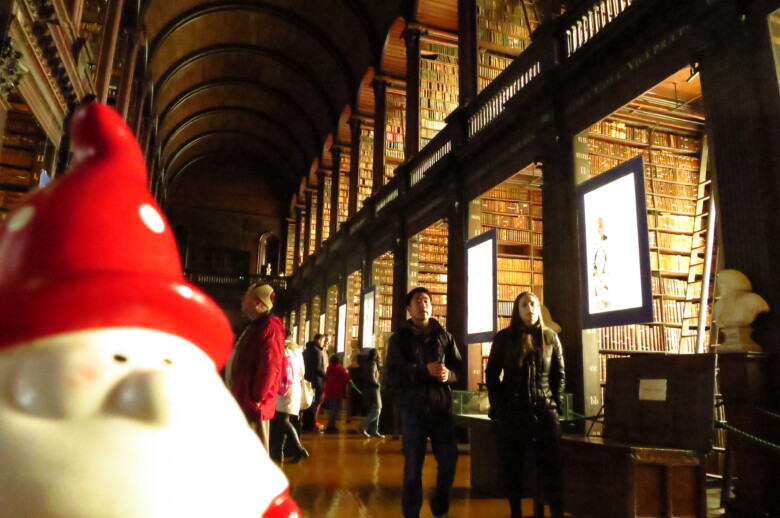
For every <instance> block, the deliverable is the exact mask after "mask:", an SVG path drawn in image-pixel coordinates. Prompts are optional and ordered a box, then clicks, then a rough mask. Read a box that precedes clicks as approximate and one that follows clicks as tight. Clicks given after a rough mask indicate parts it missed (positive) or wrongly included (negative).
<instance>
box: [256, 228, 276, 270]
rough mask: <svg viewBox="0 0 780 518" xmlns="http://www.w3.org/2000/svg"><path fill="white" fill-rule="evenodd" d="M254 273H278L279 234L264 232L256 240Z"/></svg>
mask: <svg viewBox="0 0 780 518" xmlns="http://www.w3.org/2000/svg"><path fill="white" fill-rule="evenodd" d="M255 273H257V274H258V275H279V273H280V270H279V236H276V235H275V234H272V233H271V232H266V233H264V234H262V235H261V236H260V238H259V239H258V240H257V264H256V265H255Z"/></svg>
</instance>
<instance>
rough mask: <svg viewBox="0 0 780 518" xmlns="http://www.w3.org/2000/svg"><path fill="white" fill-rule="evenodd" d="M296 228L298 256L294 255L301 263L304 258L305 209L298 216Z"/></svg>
mask: <svg viewBox="0 0 780 518" xmlns="http://www.w3.org/2000/svg"><path fill="white" fill-rule="evenodd" d="M296 229H297V230H298V236H297V239H298V257H296V258H295V259H296V261H297V263H298V264H299V265H300V264H303V262H304V261H305V260H306V211H305V210H301V211H300V216H298V225H297V227H296Z"/></svg>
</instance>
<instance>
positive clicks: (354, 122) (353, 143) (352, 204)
mask: <svg viewBox="0 0 780 518" xmlns="http://www.w3.org/2000/svg"><path fill="white" fill-rule="evenodd" d="M362 127H363V121H362V120H361V119H359V118H357V117H352V118H350V119H349V130H350V137H351V139H350V143H349V149H350V151H349V153H350V160H349V204H348V206H347V214H349V216H348V217H350V218H351V217H352V216H353V215H354V214H355V213H356V212H357V210H358V206H357V204H358V180H359V178H360V167H359V166H360V130H361V129H362Z"/></svg>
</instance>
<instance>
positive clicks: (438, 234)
mask: <svg viewBox="0 0 780 518" xmlns="http://www.w3.org/2000/svg"><path fill="white" fill-rule="evenodd" d="M448 234H449V232H448V228H447V223H446V222H444V221H439V222H437V223H434V224H433V225H431V226H430V227H428V228H426V229H425V230H423V231H422V232H420V233H419V234H416V235H415V236H413V237H412V238H411V239H410V240H409V261H408V264H409V286H408V288H409V290H411V289H412V288H415V287H417V286H423V287H425V288H428V290H429V291H430V292H431V295H432V297H433V300H432V302H433V318H435V319H436V320H438V321H439V323H441V325H443V326H445V327H446V325H447V240H448Z"/></svg>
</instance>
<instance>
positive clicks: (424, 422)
mask: <svg viewBox="0 0 780 518" xmlns="http://www.w3.org/2000/svg"><path fill="white" fill-rule="evenodd" d="M401 433H402V434H403V451H404V488H403V496H402V498H401V507H402V509H403V513H404V517H405V518H418V517H419V516H420V509H421V508H422V501H423V493H422V470H423V462H425V450H426V448H427V445H428V439H429V438H430V440H431V446H432V448H433V456H434V457H435V458H436V463H437V465H438V467H437V474H436V490H435V491H434V494H433V496H432V497H431V512H432V513H433V514H434V515H439V514H444V513H446V512H447V511H449V508H450V489H451V488H452V483H453V481H454V480H455V467H456V466H457V464H458V443H457V440H456V438H455V426H454V424H453V422H452V415H451V414H424V415H419V414H416V413H414V412H403V415H402V418H401Z"/></svg>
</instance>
